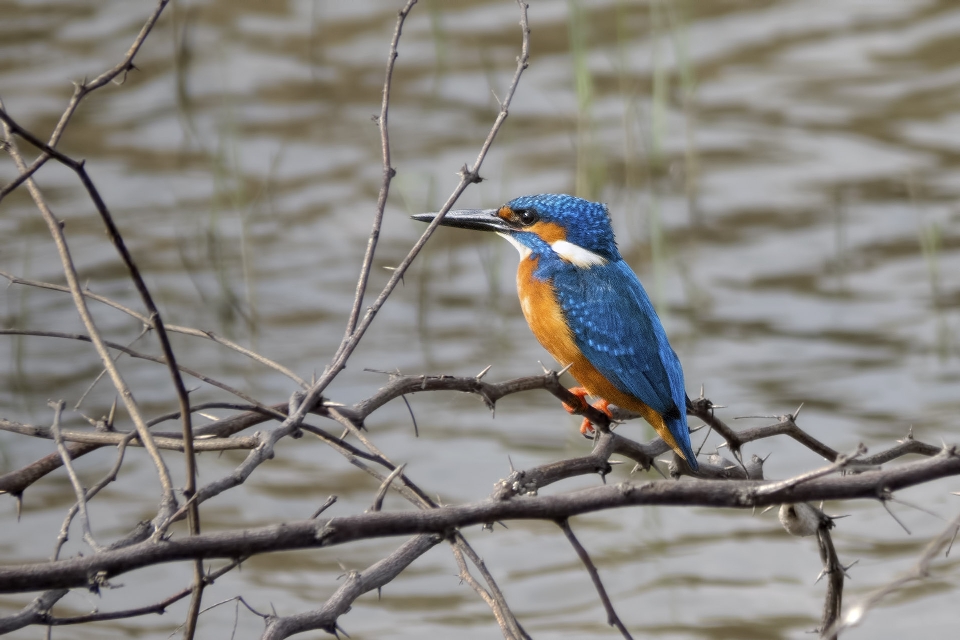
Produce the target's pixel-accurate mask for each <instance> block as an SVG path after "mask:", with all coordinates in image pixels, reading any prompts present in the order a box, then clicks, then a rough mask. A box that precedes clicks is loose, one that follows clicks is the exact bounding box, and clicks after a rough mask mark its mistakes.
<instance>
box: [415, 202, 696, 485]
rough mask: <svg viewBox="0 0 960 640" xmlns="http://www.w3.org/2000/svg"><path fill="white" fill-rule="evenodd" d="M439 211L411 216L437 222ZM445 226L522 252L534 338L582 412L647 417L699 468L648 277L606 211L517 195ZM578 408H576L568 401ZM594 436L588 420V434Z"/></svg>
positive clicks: (679, 375) (523, 288)
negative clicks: (563, 370)
mask: <svg viewBox="0 0 960 640" xmlns="http://www.w3.org/2000/svg"><path fill="white" fill-rule="evenodd" d="M437 215H438V214H435V213H421V214H417V215H414V216H412V217H413V219H415V220H418V221H421V222H431V221H433V220H434V218H436V216H437ZM440 224H441V225H444V226H448V227H457V228H461V229H470V230H477V231H492V232H494V233H496V234H497V235H500V236H501V237H503V238H505V239H506V240H507V241H509V242H510V244H512V245H513V246H514V247H516V248H517V250H518V251H519V252H520V265H519V267H518V268H517V293H518V294H519V297H520V307H521V309H522V311H523V315H524V317H525V318H526V320H527V323H528V324H529V325H530V329H531V330H532V331H533V334H534V336H536V338H537V339H538V340H539V341H540V344H542V345H543V347H544V348H545V349H546V350H547V351H548V352H550V355H552V356H553V357H554V358H555V359H556V360H557V362H559V363H560V364H561V365H562V366H569V371H570V374H571V375H572V376H573V377H574V378H575V379H576V380H577V382H578V384H580V385H581V386H579V387H575V388H573V389H571V390H570V391H571V392H572V393H573V394H574V395H576V396H577V397H578V399H579V400H580V403H581V407H585V406H586V400H585V399H584V398H585V397H586V396H588V395H589V396H593V397H595V398H599V401H598V402H596V403H595V404H594V405H593V406H595V407H596V408H598V409H600V410H601V411H604V412H605V413H606V414H607V415H608V416H611V417H612V414H611V412H610V410H609V408H608V405H609V404H614V405H616V406H618V407H622V408H624V409H629V410H631V411H634V412H637V413H639V414H640V415H641V416H642V417H643V418H644V419H645V420H646V421H647V422H648V423H650V425H651V426H652V427H653V428H654V430H655V431H656V432H657V434H658V435H659V436H660V437H661V438H663V440H664V442H666V444H668V445H669V446H670V448H671V449H673V450H674V451H675V452H676V453H677V454H678V455H679V456H680V457H681V458H683V459H684V460H685V461H686V463H687V464H688V465H689V466H690V468H691V469H692V470H693V471H694V472H696V471H697V469H698V465H697V459H696V454H694V452H693V447H692V446H691V444H690V430H689V428H688V426H687V416H686V409H687V406H688V405H689V404H690V399H689V397H688V396H687V393H686V390H685V388H684V382H683V368H682V367H681V365H680V360H679V358H678V357H677V354H676V352H675V351H674V350H673V348H672V347H671V346H670V343H669V341H668V340H667V334H666V332H665V331H664V329H663V325H662V324H661V322H660V318H659V317H658V316H657V312H656V310H654V308H653V304H651V302H650V298H649V296H647V292H646V291H645V290H644V288H643V285H642V284H641V283H640V279H639V278H638V277H637V275H636V274H635V273H634V272H633V270H632V269H631V268H630V266H629V265H627V263H626V262H625V261H624V259H623V257H622V256H621V255H620V251H619V250H618V248H617V243H616V239H615V237H614V233H613V226H612V224H611V222H610V214H609V212H608V210H607V207H606V205H604V204H602V203H598V202H591V201H589V200H584V199H582V198H578V197H575V196H571V195H563V194H539V195H529V196H521V197H519V198H515V199H513V200H511V201H509V202H507V203H506V204H504V205H503V206H501V207H499V208H497V209H463V210H453V211H448V212H447V213H446V215H445V216H444V217H443V218H442V219H441V221H440ZM564 406H565V408H566V409H567V410H568V411H570V412H574V411H576V408H574V407H571V406H569V405H567V404H566V403H565V404H564ZM592 430H593V426H592V425H591V424H590V422H589V420H584V422H583V425H582V426H581V433H583V434H584V435H588V434H589V432H590V431H592Z"/></svg>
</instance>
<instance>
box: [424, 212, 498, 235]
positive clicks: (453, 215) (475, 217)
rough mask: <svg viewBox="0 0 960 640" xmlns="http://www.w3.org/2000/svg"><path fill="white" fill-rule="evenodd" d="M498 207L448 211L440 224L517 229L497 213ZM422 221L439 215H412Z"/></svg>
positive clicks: (483, 229)
mask: <svg viewBox="0 0 960 640" xmlns="http://www.w3.org/2000/svg"><path fill="white" fill-rule="evenodd" d="M497 211H499V210H498V209H461V210H459V211H448V212H447V215H445V216H443V220H441V221H440V224H441V225H443V226H445V227H458V228H460V229H473V230H475V231H500V232H504V233H510V232H512V231H516V229H514V228H513V227H511V226H510V225H509V224H507V222H506V221H505V220H504V219H503V218H501V217H500V216H499V215H497ZM410 217H411V218H413V219H414V220H419V221H420V222H432V221H433V219H434V218H436V217H437V214H435V213H418V214H417V215H415V216H410Z"/></svg>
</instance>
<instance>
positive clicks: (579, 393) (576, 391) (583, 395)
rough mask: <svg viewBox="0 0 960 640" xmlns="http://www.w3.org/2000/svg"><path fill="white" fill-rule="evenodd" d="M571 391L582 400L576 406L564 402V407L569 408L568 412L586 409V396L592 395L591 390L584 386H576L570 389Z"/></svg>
mask: <svg viewBox="0 0 960 640" xmlns="http://www.w3.org/2000/svg"><path fill="white" fill-rule="evenodd" d="M569 391H570V393H572V394H573V395H575V396H577V398H578V399H579V400H580V402H579V403H578V404H577V406H575V407H571V406H570V405H569V404H567V403H566V402H564V403H563V408H564V409H566V410H567V413H576V412H578V411H583V410H584V409H586V408H587V400H586V397H587V396H588V395H590V392H589V391H587V390H586V389H584V388H583V387H574V388H573V389H569Z"/></svg>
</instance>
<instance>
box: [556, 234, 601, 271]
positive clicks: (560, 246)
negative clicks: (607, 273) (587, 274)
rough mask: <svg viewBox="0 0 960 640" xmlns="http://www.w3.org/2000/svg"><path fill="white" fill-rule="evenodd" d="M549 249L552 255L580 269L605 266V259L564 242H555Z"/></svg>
mask: <svg viewBox="0 0 960 640" xmlns="http://www.w3.org/2000/svg"><path fill="white" fill-rule="evenodd" d="M550 248H551V249H553V251H554V253H556V254H557V255H558V256H560V257H561V258H563V259H564V260H566V261H567V262H569V263H570V264H572V265H574V266H577V267H580V268H581V269H589V268H590V267H599V266H602V265H605V264H607V259H606V258H604V257H603V256H599V255H597V254H595V253H594V252H593V251H588V250H587V249H584V248H583V247H581V246H579V245H575V244H573V243H572V242H567V241H566V240H557V241H556V242H554V243H553V244H551V245H550Z"/></svg>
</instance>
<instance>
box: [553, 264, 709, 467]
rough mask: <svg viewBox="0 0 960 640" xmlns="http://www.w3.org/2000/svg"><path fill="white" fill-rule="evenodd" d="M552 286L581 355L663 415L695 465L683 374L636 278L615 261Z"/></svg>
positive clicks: (573, 271) (565, 273) (563, 275)
mask: <svg viewBox="0 0 960 640" xmlns="http://www.w3.org/2000/svg"><path fill="white" fill-rule="evenodd" d="M553 286H554V289H555V291H556V294H557V299H558V302H559V303H560V306H561V308H562V309H563V312H564V314H565V315H566V318H567V322H568V323H569V324H570V328H571V330H572V331H573V335H574V340H575V342H576V344H577V347H578V348H579V349H580V351H581V352H582V353H583V354H584V356H586V357H587V359H588V360H590V362H591V363H592V364H593V366H594V367H596V368H597V370H598V371H600V373H602V374H603V375H604V376H605V377H606V378H607V379H608V380H610V382H612V383H613V384H614V385H615V386H616V387H617V388H618V389H619V390H620V391H622V392H624V393H629V394H630V395H632V396H634V397H635V398H637V399H639V400H640V401H641V402H643V403H644V404H646V405H648V406H649V407H650V408H652V409H654V410H655V411H656V412H657V413H659V414H660V415H661V416H663V417H664V419H665V421H666V422H667V426H668V427H669V429H670V432H671V433H672V434H673V436H674V438H675V439H676V440H677V443H678V444H680V446H681V448H682V449H683V450H684V454H685V455H686V454H689V455H688V456H687V459H688V460H690V461H693V464H696V462H695V456H694V455H693V452H692V451H691V447H690V434H689V431H688V429H687V423H686V406H687V405H686V402H687V394H686V390H685V389H684V384H683V369H682V368H681V366H680V360H679V359H678V358H677V354H676V353H674V351H673V349H672V348H671V347H670V343H669V342H668V341H667V335H666V333H665V332H664V330H663V325H662V324H660V318H658V317H657V313H656V311H655V310H654V308H653V305H652V304H651V303H650V298H648V297H647V292H646V291H644V289H643V285H641V284H640V280H639V279H637V276H636V274H634V273H633V271H632V270H631V269H630V267H629V266H628V265H627V263H626V262H624V261H623V260H618V261H616V262H611V263H609V264H606V265H602V266H594V267H592V268H590V269H579V268H576V267H573V268H568V269H561V270H558V271H557V272H556V273H554V274H553Z"/></svg>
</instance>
